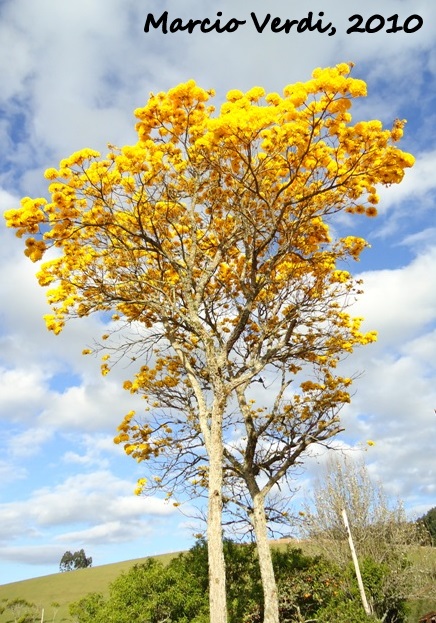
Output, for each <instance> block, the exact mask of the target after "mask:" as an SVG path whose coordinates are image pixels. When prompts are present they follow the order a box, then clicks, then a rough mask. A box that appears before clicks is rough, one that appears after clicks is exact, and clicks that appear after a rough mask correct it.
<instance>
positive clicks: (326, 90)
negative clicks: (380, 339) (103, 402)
mask: <svg viewBox="0 0 436 623" xmlns="http://www.w3.org/2000/svg"><path fill="white" fill-rule="evenodd" d="M350 69H351V66H349V65H347V64H341V65H338V66H337V67H334V68H328V69H317V70H315V71H314V72H313V76H312V79H311V80H309V81H308V82H306V83H297V84H292V85H289V86H287V87H285V89H284V90H283V94H282V95H279V94H277V93H269V94H266V93H265V91H264V90H263V89H262V88H260V87H255V88H253V89H251V90H250V91H248V92H247V93H242V92H240V91H236V90H235V91H230V92H229V93H228V94H227V99H226V101H225V102H224V103H223V104H222V106H221V108H220V110H219V111H218V112H215V109H214V108H213V106H211V105H210V104H209V100H210V98H211V97H212V96H213V95H214V94H213V92H212V91H206V90H204V89H202V88H200V87H199V86H197V85H196V84H195V82H194V81H189V82H187V83H184V84H180V85H178V86H177V87H175V88H173V89H170V90H169V91H168V92H166V93H158V94H157V95H151V97H150V99H149V101H148V103H147V104H146V106H145V107H144V108H140V109H137V110H136V111H135V115H136V117H137V119H138V122H137V125H136V130H137V133H138V142H137V143H136V144H135V145H131V146H125V147H122V148H114V147H112V146H110V147H109V149H110V151H109V153H108V154H107V156H106V157H102V156H101V155H100V154H99V153H97V152H95V151H92V150H90V149H84V150H82V151H80V152H77V153H75V154H73V155H72V156H70V157H69V158H67V159H65V160H63V161H61V163H60V167H59V169H49V170H48V171H47V172H46V177H47V179H48V180H50V185H49V193H50V199H49V200H47V199H45V198H36V199H31V198H28V197H26V198H24V199H23V200H22V202H21V207H20V208H19V209H14V210H9V211H8V212H6V220H7V224H8V225H9V226H10V227H15V228H16V229H17V235H18V236H19V237H24V238H25V243H26V250H25V253H26V255H28V256H29V257H30V259H31V260H32V261H39V260H41V259H42V258H43V256H44V254H45V252H46V251H47V250H48V249H53V251H52V252H51V253H50V255H49V259H46V261H45V262H44V263H42V265H41V268H40V271H39V273H38V279H39V283H40V284H41V285H42V286H49V289H48V292H47V296H48V300H49V302H50V304H51V306H52V309H53V313H52V314H51V315H49V316H47V317H46V318H45V320H46V323H47V327H48V328H49V329H50V330H52V331H54V332H55V333H59V332H60V331H61V330H62V328H63V326H64V324H65V322H66V320H67V319H68V318H71V317H77V316H78V317H83V316H88V315H89V314H91V313H93V312H110V313H112V314H114V318H115V319H116V320H117V321H119V322H122V321H124V322H125V323H126V325H127V326H128V327H130V329H131V332H130V334H125V339H124V341H123V339H120V338H119V339H118V341H115V342H111V339H110V336H109V337H108V336H107V335H105V336H103V337H104V340H105V341H104V342H103V344H104V345H105V346H106V347H107V352H106V354H105V355H104V359H103V362H102V373H103V374H107V373H108V372H109V371H110V368H111V366H112V365H113V363H114V362H115V361H116V360H117V358H118V357H119V356H121V355H126V356H130V357H131V358H132V360H135V361H138V362H139V364H140V367H139V368H138V369H137V370H136V371H135V372H134V373H133V375H132V377H131V378H130V379H129V380H127V381H126V382H125V388H126V389H127V390H128V391H131V392H133V393H138V394H141V395H142V396H143V397H144V399H145V401H146V413H145V414H143V415H142V416H140V415H138V416H137V415H136V414H134V413H129V414H127V416H126V417H125V418H124V420H123V421H122V423H121V424H120V427H119V431H118V435H117V437H116V441H117V442H118V443H123V444H124V447H125V450H126V452H127V454H130V455H131V456H132V457H134V458H135V459H137V460H138V461H143V460H148V459H153V461H150V465H151V466H153V465H156V466H157V468H158V469H157V471H158V475H156V478H155V480H154V481H153V480H150V479H148V480H147V481H146V480H145V479H142V480H141V481H140V483H139V485H138V490H142V489H144V488H145V489H147V487H148V486H149V485H150V486H162V487H166V490H167V493H168V495H171V494H173V493H174V492H176V491H177V489H178V487H180V486H181V487H183V486H192V487H193V488H195V487H200V488H201V487H204V488H205V489H206V491H207V494H208V515H207V520H208V533H207V536H208V547H209V565H210V606H211V621H212V623H218V622H219V623H224V622H225V621H226V608H225V568H224V559H223V555H222V509H223V502H224V503H227V502H230V501H233V502H234V503H238V499H239V498H240V500H242V498H243V497H245V499H246V500H248V502H247V503H245V502H244V503H243V502H242V501H241V504H242V506H243V508H244V509H245V510H246V511H247V512H248V513H249V518H250V520H251V522H252V524H253V528H254V532H255V534H256V539H257V543H258V548H259V559H260V565H261V573H262V580H263V584H264V601H265V604H264V620H265V621H267V622H268V623H273V622H274V623H276V622H277V621H278V606H277V591H276V586H275V582H274V574H273V572H272V565H271V559H270V555H269V549H268V546H267V521H266V519H267V513H266V512H265V503H266V499H267V496H268V494H269V493H270V491H271V489H272V487H273V486H274V485H275V484H278V483H280V481H281V480H282V479H283V478H285V477H286V474H287V473H288V470H289V469H290V467H292V465H294V464H295V463H296V462H297V460H298V459H299V457H300V456H301V455H302V454H303V453H304V451H305V449H306V448H307V447H308V446H309V445H310V444H312V443H327V442H328V440H329V439H330V438H331V437H332V436H334V435H335V434H337V432H338V431H339V430H340V424H339V420H338V412H339V410H340V408H341V406H342V405H343V404H344V403H346V402H348V401H349V393H348V390H349V386H350V384H351V379H349V378H343V377H341V376H340V375H339V374H336V373H335V367H336V365H337V363H338V361H339V360H340V359H341V357H342V356H343V355H344V354H348V353H350V352H352V350H353V348H354V347H355V346H357V345H360V344H366V343H368V342H371V341H373V340H374V339H375V335H374V333H369V334H368V333H367V334H365V333H362V332H361V331H360V328H359V327H360V323H361V319H359V318H353V317H352V316H350V315H349V314H348V312H347V305H348V303H349V302H350V301H351V300H352V298H353V297H354V295H355V294H356V293H357V292H358V289H359V284H357V283H355V281H354V280H353V278H352V276H351V275H350V273H349V272H348V271H347V270H345V269H344V268H343V266H344V261H346V260H349V259H350V258H352V259H355V260H357V259H358V258H359V255H360V253H361V252H362V250H363V249H364V248H365V246H366V242H365V241H364V240H363V239H361V238H357V237H354V236H346V237H342V238H335V237H334V236H333V235H332V233H331V230H330V227H329V224H330V222H331V221H332V220H334V218H335V215H336V214H337V213H340V212H347V213H350V214H366V215H368V216H375V214H376V207H375V206H376V204H377V202H378V196H377V185H380V184H382V185H390V184H393V183H399V182H400V181H401V179H402V178H403V174H404V169H405V168H407V167H410V166H412V164H413V157H412V156H411V155H410V154H407V153H404V152H402V151H401V150H400V149H398V147H397V146H396V145H395V143H396V142H397V141H398V140H399V139H400V137H401V135H402V128H403V122H400V121H397V122H395V123H394V126H393V128H392V129H384V128H383V127H382V124H381V123H380V122H379V121H374V120H372V121H367V122H358V123H355V124H354V125H353V124H352V123H351V121H352V120H351V115H350V112H349V109H350V106H351V101H352V99H353V98H354V97H359V96H363V95H365V94H366V86H365V83H364V82H362V81H361V80H357V79H354V78H352V77H351V75H350ZM262 378H267V379H268V383H270V381H269V380H270V379H273V381H271V384H270V388H269V391H266V390H265V392H264V399H262V400H259V399H258V400H257V402H256V400H255V398H253V395H254V388H257V389H259V387H260V385H259V383H260V382H261V379H262ZM291 384H292V385H291ZM238 492H239V493H238ZM238 495H239V498H238Z"/></svg>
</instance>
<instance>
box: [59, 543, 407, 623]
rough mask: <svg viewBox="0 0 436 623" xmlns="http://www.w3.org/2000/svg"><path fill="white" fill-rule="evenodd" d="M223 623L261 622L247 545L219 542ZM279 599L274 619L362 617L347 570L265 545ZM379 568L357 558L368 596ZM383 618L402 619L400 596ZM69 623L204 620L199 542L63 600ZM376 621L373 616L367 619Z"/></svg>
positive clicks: (329, 621) (356, 621)
mask: <svg viewBox="0 0 436 623" xmlns="http://www.w3.org/2000/svg"><path fill="white" fill-rule="evenodd" d="M225 555H226V566H227V603H228V618H229V623H261V622H262V621H263V614H264V613H263V606H262V603H263V600H262V585H261V579H260V572H259V565H258V561H257V557H256V549H255V546H254V544H244V545H237V544H235V543H233V542H232V541H226V542H225ZM273 560H274V570H275V573H276V577H277V584H278V589H279V603H280V623H308V622H311V621H316V622H317V623H350V622H352V623H368V621H369V619H368V617H367V615H366V614H365V612H364V610H363V608H362V604H361V602H360V597H359V592H358V589H357V585H356V586H355V589H353V590H350V588H349V587H350V585H351V584H352V581H351V576H352V574H353V569H352V567H351V565H350V567H349V569H347V571H346V573H345V574H344V572H343V570H341V569H340V568H339V567H337V566H336V565H334V564H333V563H332V562H331V561H329V560H328V559H326V558H325V557H323V556H307V555H305V554H303V552H302V551H301V550H300V549H295V548H292V547H290V546H288V548H287V549H286V550H274V551H273ZM384 573H385V569H383V568H382V567H381V566H380V565H376V564H375V563H373V562H371V561H365V563H364V564H363V578H364V582H365V583H366V588H367V590H368V595H369V596H370V598H371V599H372V600H373V601H376V600H377V599H378V602H377V603H379V602H382V601H383V599H388V598H389V596H386V595H384V594H383V578H384ZM389 606H390V608H389V611H387V614H386V616H385V618H384V623H404V622H405V621H406V620H407V619H406V611H405V603H404V601H403V600H401V599H397V600H396V601H395V600H392V602H391V603H390V604H389ZM70 614H71V616H72V617H73V620H74V621H75V622H76V623H107V622H111V621H114V622H115V621H116V623H135V622H137V623H169V622H171V623H208V622H209V602H208V564H207V546H206V543H205V541H202V540H201V541H198V542H197V543H196V545H195V546H194V547H193V548H192V549H191V550H190V551H189V552H187V553H186V554H181V555H180V556H179V557H177V558H175V559H173V560H172V561H171V562H170V563H169V564H168V565H167V566H164V565H163V564H162V563H160V562H158V561H157V560H155V559H150V560H148V561H147V562H146V563H145V564H141V565H135V566H134V567H133V568H132V569H131V570H130V571H128V572H127V573H123V574H122V575H121V576H120V577H119V578H118V579H117V580H115V582H113V583H112V585H111V587H110V594H109V597H108V598H107V599H105V598H104V597H103V595H101V594H99V593H90V594H89V595H87V596H86V597H84V598H83V599H81V600H79V601H77V602H75V603H73V604H71V605H70ZM370 620H371V621H372V623H377V621H380V620H381V619H377V618H376V617H375V616H374V618H372V619H370Z"/></svg>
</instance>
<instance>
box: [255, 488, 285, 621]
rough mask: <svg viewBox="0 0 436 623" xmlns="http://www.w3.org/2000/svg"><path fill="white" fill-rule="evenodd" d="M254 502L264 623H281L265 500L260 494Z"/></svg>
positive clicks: (256, 495) (257, 494)
mask: <svg viewBox="0 0 436 623" xmlns="http://www.w3.org/2000/svg"><path fill="white" fill-rule="evenodd" d="M252 500H253V507H254V508H253V514H252V520H253V528H254V533H255V535H256V545H257V552H258V556H259V567H260V575H261V579H262V589H263V600H264V615H263V623H279V598H278V592H277V584H276V579H275V576H274V569H273V564H272V556H271V549H270V546H269V543H268V529H267V524H266V517H265V500H264V498H263V496H262V495H260V493H256V494H254V495H253V496H252Z"/></svg>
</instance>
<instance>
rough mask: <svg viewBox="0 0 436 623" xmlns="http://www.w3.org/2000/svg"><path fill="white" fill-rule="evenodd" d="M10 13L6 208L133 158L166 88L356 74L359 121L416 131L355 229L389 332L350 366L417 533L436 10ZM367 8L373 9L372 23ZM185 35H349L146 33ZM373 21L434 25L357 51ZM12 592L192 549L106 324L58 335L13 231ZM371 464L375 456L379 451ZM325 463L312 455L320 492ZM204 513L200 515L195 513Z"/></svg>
mask: <svg viewBox="0 0 436 623" xmlns="http://www.w3.org/2000/svg"><path fill="white" fill-rule="evenodd" d="M180 4H181V3H177V2H175V0H169V1H168V2H165V3H161V2H158V1H157V0H154V1H153V0H145V1H144V0H141V1H139V0H93V2H89V0H77V1H76V2H74V3H72V2H59V1H58V0H38V2H33V1H32V0H9V1H8V0H3V1H2V2H0V78H1V81H0V83H1V89H0V150H1V156H0V208H1V211H3V210H5V209H8V208H11V207H16V206H17V204H18V202H19V199H20V198H21V197H22V196H26V195H29V196H41V195H44V194H46V190H47V189H46V180H44V178H43V171H44V170H45V169H46V168H47V167H51V166H56V165H57V164H58V162H59V160H60V159H61V158H63V157H66V156H68V155H69V154H70V153H72V152H73V151H75V150H77V149H80V148H82V147H91V148H95V149H101V150H102V151H104V150H105V147H106V144H107V143H108V142H110V143H114V144H118V145H123V144H126V143H131V142H134V140H135V133H134V118H133V110H134V109H135V108H137V107H140V106H143V105H144V104H145V102H146V99H147V97H148V94H149V92H150V91H155V92H156V91H160V90H165V89H168V88H170V87H172V86H174V85H175V84H178V83H180V82H182V81H185V80H188V79H190V78H194V79H195V80H196V81H197V82H198V83H199V84H200V85H201V86H203V87H205V88H214V89H215V90H216V92H217V99H218V100H219V98H220V97H221V98H222V97H223V96H224V95H225V93H226V92H227V91H228V90H230V89H232V88H239V89H242V90H244V89H248V88H250V87H252V86H254V85H261V86H264V87H265V88H266V89H267V90H271V91H281V89H282V88H283V87H284V86H285V85H286V84H289V83H291V82H295V81H300V80H301V81H304V80H307V79H308V78H309V77H310V74H311V72H312V70H313V69H314V68H315V67H318V66H327V65H334V64H336V63H339V62H344V61H353V62H354V63H355V64H356V66H355V68H354V70H353V75H355V76H356V77H359V78H362V79H364V80H365V81H366V82H367V83H368V97H367V98H365V99H364V100H361V101H359V102H357V103H356V105H355V106H354V109H353V110H354V116H355V118H379V119H382V120H383V122H384V123H385V124H387V125H390V124H391V123H392V122H393V120H394V119H395V118H397V117H399V118H401V119H402V118H406V119H407V120H408V123H407V126H406V132H405V137H404V139H403V141H402V143H401V147H402V148H403V149H405V150H407V151H410V152H412V153H413V154H414V155H415V157H416V165H415V167H414V168H413V169H412V170H410V171H408V172H407V174H406V177H405V179H404V181H403V183H402V184H401V185H399V186H398V187H391V188H389V189H386V190H383V191H382V192H381V197H382V201H381V204H380V216H379V217H378V218H377V219H371V220H368V219H366V220H365V219H363V218H362V219H360V218H352V219H351V218H350V219H347V220H346V221H344V222H343V223H341V227H342V228H343V229H344V231H345V230H346V231H348V232H349V233H350V234H355V233H358V234H359V235H363V236H365V237H366V238H368V239H369V241H370V242H371V244H372V248H371V249H369V250H367V251H366V252H365V253H364V256H363V258H362V260H361V262H360V264H357V265H355V266H353V271H354V272H355V273H356V274H359V275H361V276H362V278H363V279H364V284H365V285H364V289H365V294H364V295H363V296H362V297H361V298H360V300H359V301H358V303H357V304H356V306H355V308H354V310H353V311H355V314H356V315H363V316H364V317H365V318H366V324H365V326H366V327H367V328H368V329H376V330H378V332H379V341H378V342H377V344H375V345H371V346H368V347H366V348H364V349H361V350H359V351H356V353H355V354H353V356H352V357H350V359H349V360H347V362H346V364H345V365H346V366H348V367H349V370H350V371H352V372H353V371H359V372H362V374H361V376H360V377H359V379H358V381H357V382H356V384H355V389H356V395H355V396H354V398H353V401H352V404H351V405H350V406H349V407H348V408H347V409H346V410H344V412H343V423H344V425H345V426H346V432H345V433H343V434H342V435H341V436H340V438H339V439H338V440H337V445H338V446H341V447H343V448H344V449H345V450H348V449H353V448H354V449H357V451H358V452H360V450H359V448H363V447H365V444H366V440H368V439H372V440H374V441H375V442H376V445H375V446H374V447H371V448H369V449H368V450H367V452H366V455H365V456H366V459H367V462H368V464H369V467H370V471H371V473H372V474H373V475H374V476H375V477H377V478H380V479H381V481H382V482H383V484H384V486H385V488H386V490H387V492H388V494H389V495H391V496H392V497H400V498H401V499H402V500H403V501H404V504H405V506H406V508H407V510H408V512H409V513H410V515H411V516H417V515H420V514H423V513H424V512H425V511H426V510H428V509H429V508H430V507H432V506H436V483H435V476H436V474H435V461H436V459H435V456H436V453H435V439H436V416H435V413H434V408H436V370H435V362H436V270H435V266H436V240H435V238H436V237H435V233H436V218H435V207H436V198H435V187H436V129H435V128H436V123H435V121H436V43H435V42H436V39H435V32H436V4H435V3H434V2H433V1H432V0H414V1H413V2H412V1H411V0H384V2H383V3H382V4H381V3H380V2H379V1H378V2H375V1H374V0H367V2H365V3H362V2H356V1H355V0H351V1H350V2H347V3H344V2H341V1H340V0H330V1H329V2H319V1H318V0H313V1H312V2H310V3H308V2H305V3H302V2H296V0H287V1H282V0H271V1H270V2H269V3H267V4H266V3H264V2H261V1H260V0H250V2H248V1H247V0H233V1H230V0H223V2H221V3H219V4H217V3H214V2H211V1H210V0H207V1H203V2H201V3H200V2H199V1H198V0H197V1H195V0H188V1H187V2H184V3H183V7H181V6H180ZM362 7H364V9H363V8H362ZM164 9H167V10H168V11H169V16H170V18H171V19H174V18H175V17H184V18H185V19H189V18H190V17H192V18H203V17H209V18H212V19H215V18H216V13H217V11H222V13H223V19H225V18H227V19H230V18H232V17H238V18H239V19H247V20H249V19H250V17H249V15H250V12H251V11H254V12H255V13H256V15H257V16H258V18H259V19H263V17H264V16H265V14H266V13H267V12H270V13H271V15H272V16H273V17H275V16H279V17H281V18H282V19H286V18H291V19H295V18H297V19H301V18H303V17H305V16H307V14H308V11H312V12H313V14H314V15H315V16H317V15H318V13H319V12H320V11H324V13H325V19H326V20H327V21H331V22H332V23H333V24H334V25H335V27H336V29H337V32H336V34H335V35H334V36H331V37H329V36H327V34H321V33H317V32H306V33H295V32H291V33H289V34H286V33H284V32H283V33H272V32H271V31H269V32H268V31H267V30H265V31H264V32H263V33H262V34H258V33H257V32H256V31H255V29H254V28H253V26H252V25H251V26H250V24H249V22H248V21H247V24H246V25H245V26H244V27H241V28H239V29H238V31H236V32H234V33H224V34H216V33H208V34H202V33H200V32H194V33H193V34H189V33H174V34H167V35H164V34H163V33H162V32H161V31H158V30H156V31H153V32H150V33H148V34H145V33H144V32H143V26H144V22H145V19H146V16H147V14H148V13H153V14H154V15H156V16H159V15H160V14H161V12H162V11H163V10H164ZM363 10H364V14H363V15H364V22H365V21H366V19H367V18H368V17H370V16H371V15H373V14H377V13H380V12H381V13H382V14H383V16H384V17H385V18H387V17H389V16H391V15H393V14H398V15H399V22H400V23H401V22H402V21H404V19H405V18H407V17H408V16H409V15H411V14H417V15H420V16H421V17H422V18H423V20H424V22H423V27H422V28H421V29H420V30H418V31H416V32H415V33H411V34H403V33H401V32H399V33H396V34H387V33H386V32H383V31H381V32H379V33H375V34H368V33H356V34H346V30H347V28H348V27H349V26H350V23H349V21H348V18H349V17H350V16H352V15H354V14H356V13H361V12H362V11H363ZM0 243H1V244H0V256H1V257H0V260H1V261H0V583H1V584H4V583H8V582H13V581H16V580H21V579H25V578H29V577H34V576H37V575H45V574H50V573H55V572H56V571H57V569H58V565H59V561H60V558H61V556H62V554H63V553H64V552H65V551H66V550H67V549H69V550H72V551H74V550H77V549H80V548H82V547H83V548H84V549H85V551H86V553H87V555H88V556H92V557H93V559H94V564H96V565H100V564H105V563H110V562H115V561H119V560H126V559H130V558H136V557H139V556H146V555H151V554H155V553H160V552H166V551H176V550H180V549H184V548H187V547H189V546H190V545H191V544H192V543H193V537H192V532H193V531H192V528H191V526H190V523H191V522H190V520H189V518H188V517H186V516H185V515H183V514H181V513H180V512H179V511H177V509H175V508H174V507H172V506H171V504H167V503H165V502H164V501H162V500H160V499H158V498H157V497H156V498H155V497H152V498H137V497H135V496H134V495H133V489H134V487H135V482H136V479H137V478H138V477H140V476H141V473H140V469H139V467H138V466H137V465H136V463H135V462H134V461H132V460H131V459H129V458H128V457H126V456H125V455H124V454H123V452H122V450H121V449H120V448H119V447H117V446H115V445H114V444H113V443H112V438H113V435H114V431H115V428H116V426H117V425H118V423H119V422H120V420H121V419H122V417H123V415H124V414H125V413H126V412H127V411H129V410H130V409H132V408H135V404H134V401H132V397H131V396H130V394H128V393H127V392H125V391H123V390H122V388H121V385H122V381H123V380H124V378H125V377H126V371H125V369H123V368H122V367H120V368H118V369H115V370H114V371H113V372H111V374H110V375H109V376H108V377H104V378H103V377H102V376H101V375H100V371H99V364H98V362H97V361H96V360H95V359H93V358H87V357H83V356H82V355H81V352H82V349H83V348H85V347H86V346H88V345H90V344H92V341H93V336H99V335H101V333H102V320H101V319H99V318H98V317H91V318H88V319H86V320H83V321H80V322H71V323H70V324H69V325H68V326H67V328H66V329H65V330H64V332H63V333H62V334H61V335H59V336H53V335H52V334H49V333H48V332H47V331H46V329H45V326H44V323H43V320H42V316H43V314H44V313H47V306H46V303H45V299H44V292H43V290H42V289H41V288H40V287H39V286H38V285H37V284H36V280H35V278H34V272H35V266H33V265H32V264H31V263H30V262H29V261H28V260H27V258H25V257H24V256H23V254H22V244H21V243H20V242H19V241H17V240H16V239H15V237H14V234H13V232H11V231H8V230H6V228H5V226H4V224H3V223H2V222H1V221H0ZM362 451H363V450H362ZM324 461H325V452H323V451H314V452H313V456H312V457H311V458H310V459H308V461H307V470H306V471H305V472H304V473H303V474H302V475H301V477H300V482H299V484H300V485H301V487H302V490H301V492H300V494H299V495H297V497H296V499H295V508H296V509H297V510H298V508H299V504H301V499H302V496H303V492H304V491H305V490H310V483H311V481H312V479H313V477H315V476H316V475H317V474H318V473H319V470H320V467H322V464H323V462H324ZM186 511H187V512H188V514H189V509H186Z"/></svg>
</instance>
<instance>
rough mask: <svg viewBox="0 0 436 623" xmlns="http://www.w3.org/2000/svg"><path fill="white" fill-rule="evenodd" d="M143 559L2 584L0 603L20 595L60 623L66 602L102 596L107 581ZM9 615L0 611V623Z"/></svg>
mask: <svg viewBox="0 0 436 623" xmlns="http://www.w3.org/2000/svg"><path fill="white" fill-rule="evenodd" d="M176 555H177V553H174V554H163V555H161V556H154V558H157V559H159V560H161V561H162V562H166V561H168V560H170V559H171V558H172V557H173V556H176ZM145 560H147V559H146V558H137V559H134V560H126V561H124V562H118V563H112V564H109V565H101V566H99V567H91V568H89V569H79V570H78V571H69V572H68V573H54V574H52V575H46V576H43V577H40V578H33V579H31V580H23V581H21V582H13V583H11V584H3V585H1V586H0V603H1V602H2V600H4V599H15V598H17V597H19V598H23V599H26V600H27V601H29V602H32V603H35V604H37V606H38V607H39V609H40V610H42V608H44V622H49V621H50V622H51V621H53V615H54V614H55V618H54V622H55V623H60V621H62V620H63V621H65V622H66V621H69V620H70V617H69V613H68V604H69V603H71V602H72V601H76V600H77V599H80V597H83V596H84V595H86V594H87V593H89V592H97V593H98V592H100V593H103V595H106V594H107V593H108V588H109V584H110V583H111V582H113V581H114V580H115V579H116V578H117V577H118V576H119V575H120V574H121V573H122V572H123V571H127V570H128V569H130V568H131V567H133V566H134V565H135V564H140V563H143V562H145ZM53 602H57V603H59V604H60V608H59V610H58V611H57V612H56V613H55V612H54V609H53V607H52V606H51V604H52V603H53ZM11 618H12V617H11V613H10V612H9V613H6V612H5V613H3V614H0V623H6V621H8V620H10V619H11Z"/></svg>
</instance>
